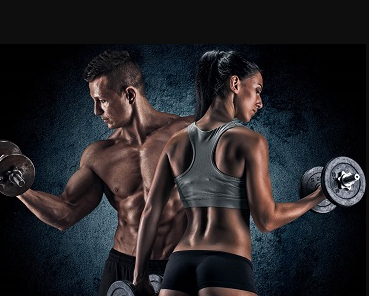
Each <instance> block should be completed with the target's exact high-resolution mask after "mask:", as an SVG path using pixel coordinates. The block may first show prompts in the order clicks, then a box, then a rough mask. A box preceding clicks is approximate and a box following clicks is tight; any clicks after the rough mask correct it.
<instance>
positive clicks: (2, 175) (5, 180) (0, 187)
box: [0, 154, 35, 196]
mask: <svg viewBox="0 0 369 296" xmlns="http://www.w3.org/2000/svg"><path fill="white" fill-rule="evenodd" d="M13 168H17V169H18V170H19V171H20V173H21V177H22V179H23V180H24V184H23V183H22V184H21V186H19V185H17V184H14V183H12V182H11V181H10V180H9V176H8V173H7V172H9V171H12V170H13ZM34 180H35V167H34V165H33V163H32V161H31V160H30V159H29V158H28V157H27V156H25V155H23V154H11V155H4V156H3V157H2V158H1V159H0V192H1V193H2V194H4V195H6V196H17V195H19V194H22V193H24V192H25V191H26V190H28V189H29V188H30V187H31V186H32V184H33V181H34Z"/></svg>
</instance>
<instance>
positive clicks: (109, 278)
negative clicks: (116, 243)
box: [98, 249, 168, 296]
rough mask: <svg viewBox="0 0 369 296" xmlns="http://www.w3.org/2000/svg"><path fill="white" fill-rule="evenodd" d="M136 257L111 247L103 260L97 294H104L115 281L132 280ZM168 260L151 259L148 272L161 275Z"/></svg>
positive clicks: (103, 295) (102, 295)
mask: <svg viewBox="0 0 369 296" xmlns="http://www.w3.org/2000/svg"><path fill="white" fill-rule="evenodd" d="M135 260H136V258H135V257H133V256H129V255H126V254H123V253H120V252H118V251H117V250H114V249H111V250H110V252H109V257H108V258H107V259H106V261H105V265H104V269H103V273H102V277H101V283H100V289H99V294H98V295H99V296H106V294H107V293H108V289H109V287H110V285H111V284H112V283H114V282H115V281H121V280H128V281H131V282H132V281H133V270H134V267H135ZM167 262H168V260H151V261H150V263H149V273H150V274H158V275H161V276H162V275H163V274H164V270H165V266H166V265H167Z"/></svg>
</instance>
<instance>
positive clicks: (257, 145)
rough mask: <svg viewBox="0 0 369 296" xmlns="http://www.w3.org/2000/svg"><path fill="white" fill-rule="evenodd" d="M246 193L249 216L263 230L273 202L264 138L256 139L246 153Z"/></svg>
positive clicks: (267, 150) (266, 146)
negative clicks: (250, 215)
mask: <svg viewBox="0 0 369 296" xmlns="http://www.w3.org/2000/svg"><path fill="white" fill-rule="evenodd" d="M245 170H246V174H245V175H246V192H247V197H248V202H249V206H250V210H251V214H252V217H253V220H254V222H255V224H256V226H257V227H258V228H259V229H260V230H262V231H263V230H265V228H266V227H267V224H268V221H269V218H270V217H271V215H272V213H273V211H274V208H275V202H274V199H273V195H272V186H271V180H270V175H269V148H268V143H267V141H266V139H265V138H264V137H258V138H257V139H256V140H254V143H253V145H252V146H251V148H250V149H249V151H248V152H247V157H246V162H245Z"/></svg>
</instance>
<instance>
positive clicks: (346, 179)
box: [338, 171, 360, 190]
mask: <svg viewBox="0 0 369 296" xmlns="http://www.w3.org/2000/svg"><path fill="white" fill-rule="evenodd" d="M359 179H360V175H359V174H357V173H356V174H351V173H346V172H345V171H342V172H341V176H340V177H339V178H338V181H339V182H340V185H341V188H346V189H349V190H350V189H351V185H352V184H354V183H355V182H356V181H358V180H359Z"/></svg>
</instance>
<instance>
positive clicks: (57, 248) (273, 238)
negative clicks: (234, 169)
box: [0, 44, 366, 296]
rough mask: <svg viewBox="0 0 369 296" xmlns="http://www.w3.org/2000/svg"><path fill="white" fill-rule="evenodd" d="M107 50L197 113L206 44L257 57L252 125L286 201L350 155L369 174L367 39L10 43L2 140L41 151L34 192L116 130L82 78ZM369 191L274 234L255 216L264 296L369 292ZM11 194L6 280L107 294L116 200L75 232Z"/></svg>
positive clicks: (6, 216) (6, 283)
mask: <svg viewBox="0 0 369 296" xmlns="http://www.w3.org/2000/svg"><path fill="white" fill-rule="evenodd" d="M108 48H109V49H126V50H129V51H131V53H132V54H133V55H135V56H136V57H137V58H138V59H139V62H140V64H141V65H142V69H143V71H144V75H145V77H146V83H147V86H146V87H147V94H148V98H149V100H150V102H151V103H152V105H153V106H154V107H155V108H156V109H158V110H161V111H165V112H170V113H176V114H180V115H188V114H191V113H192V112H193V106H194V83H193V81H194V79H193V78H194V77H193V74H194V69H195V65H196V62H197V59H198V58H199V57H200V56H201V55H202V53H204V52H205V51H206V50H208V49H213V48H219V49H237V50H240V51H243V52H245V53H247V54H248V55H249V57H250V59H252V60H254V61H256V62H257V63H258V64H259V66H261V68H262V69H263V71H264V84H265V88H264V91H263V100H264V108H263V109H262V111H261V112H260V114H258V115H257V117H256V118H254V120H253V121H251V122H250V123H249V124H247V126H249V127H250V128H252V129H254V130H256V131H258V132H260V133H262V134H263V135H264V136H265V137H266V138H267V139H268V142H269V146H270V173H271V180H272V185H273V193H274V198H275V200H276V201H278V202H283V201H293V200H296V199H298V198H299V193H298V186H299V180H300V177H301V176H302V174H303V173H304V172H305V171H306V170H308V169H310V168H312V167H315V166H324V165H325V163H326V162H327V161H328V160H330V159H331V158H332V157H337V156H348V157H351V158H353V159H354V160H356V161H357V162H358V163H359V164H360V165H361V167H362V168H363V170H364V172H366V154H365V153H366V129H365V118H366V92H365V91H366V89H365V86H366V72H365V70H366V68H365V67H366V46H365V45H236V44H228V45H225V44H210V45H209V44H206V45H193V44H180V45H167V44H162V45H160V44H159V45H145V44H140V45H137V44H123V45H33V46H32V45H0V62H1V75H2V77H1V80H0V83H1V97H2V101H1V102H2V103H1V119H0V120H1V121H0V122H1V126H0V138H1V139H8V140H11V141H13V142H14V143H16V144H17V145H18V146H19V147H20V148H21V150H22V152H23V153H24V154H25V155H27V156H28V157H30V158H31V159H32V161H33V163H34V165H35V167H36V179H35V182H34V184H33V186H32V188H33V189H36V190H42V191H46V192H50V193H54V194H59V193H61V191H62V189H63V188H64V186H65V184H66V182H67V181H68V179H69V177H70V176H71V174H72V173H73V172H74V171H75V170H76V169H77V168H78V164H79V159H80V156H81V153H82V151H83V150H84V149H85V147H86V146H87V145H88V144H89V143H90V142H92V141H95V140H98V139H102V138H106V137H107V136H108V135H109V133H110V131H109V130H108V129H107V128H106V126H105V124H104V123H103V122H102V121H101V120H100V119H99V118H98V117H95V116H94V114H93V102H92V99H91V98H90V97H89V90H88V85H87V83H86V82H84V81H83V79H82V72H83V69H84V67H85V65H86V64H87V62H88V61H89V60H90V59H91V58H92V57H93V56H94V55H96V54H98V53H100V52H102V51H103V50H105V49H108ZM7 104H8V105H7ZM365 197H366V195H364V197H363V199H362V200H361V201H360V202H359V203H358V204H356V205H354V206H352V207H350V208H342V207H340V208H336V209H335V210H334V211H332V212H331V213H328V214H317V213H312V212H308V213H306V214H305V215H304V216H302V217H300V218H299V219H298V220H296V221H294V222H292V223H290V224H289V225H286V226H284V227H282V228H280V229H278V230H275V231H273V232H271V233H268V234H262V233H261V232H260V231H259V230H258V229H257V228H255V226H254V224H253V223H251V226H252V240H253V253H252V259H253V263H254V267H255V276H256V282H257V288H258V290H259V294H260V296H296V295H301V296H304V295H315V296H329V295H335V296H337V295H358V293H359V291H361V290H362V289H365V278H366V277H365V268H366V264H365V255H366V239H365V238H366V226H365V222H366V221H365V217H366V198H365ZM0 203H1V205H0V208H1V213H2V214H1V218H0V219H1V221H0V222H1V243H0V260H1V261H0V262H1V263H0V266H1V269H2V276H1V287H2V289H4V290H5V289H10V291H12V293H11V295H38V296H43V295H53V296H72V295H79V296H81V295H84V296H89V295H96V293H97V289H98V285H99V280H100V274H101V271H102V267H103V264H104V260H105V258H106V257H107V254H108V252H109V250H110V248H111V247H112V244H113V235H114V231H115V226H116V222H117V219H116V214H115V212H114V211H113V209H112V208H111V207H110V205H109V204H108V202H107V201H106V199H105V198H104V199H103V201H102V203H101V204H100V205H99V206H98V208H96V210H94V211H93V212H92V213H91V214H90V215H89V216H88V217H86V218H84V219H83V220H82V221H81V222H79V223H78V224H77V225H75V226H73V227H72V228H70V229H68V230H67V231H65V232H60V231H58V230H56V229H54V228H52V227H50V226H48V225H46V224H43V223H42V222H40V221H39V220H38V219H37V218H36V217H35V216H33V215H32V214H31V213H30V212H29V211H28V210H27V208H26V207H25V206H24V205H23V204H22V203H21V202H20V201H19V200H17V199H16V198H9V197H5V196H1V201H0Z"/></svg>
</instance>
